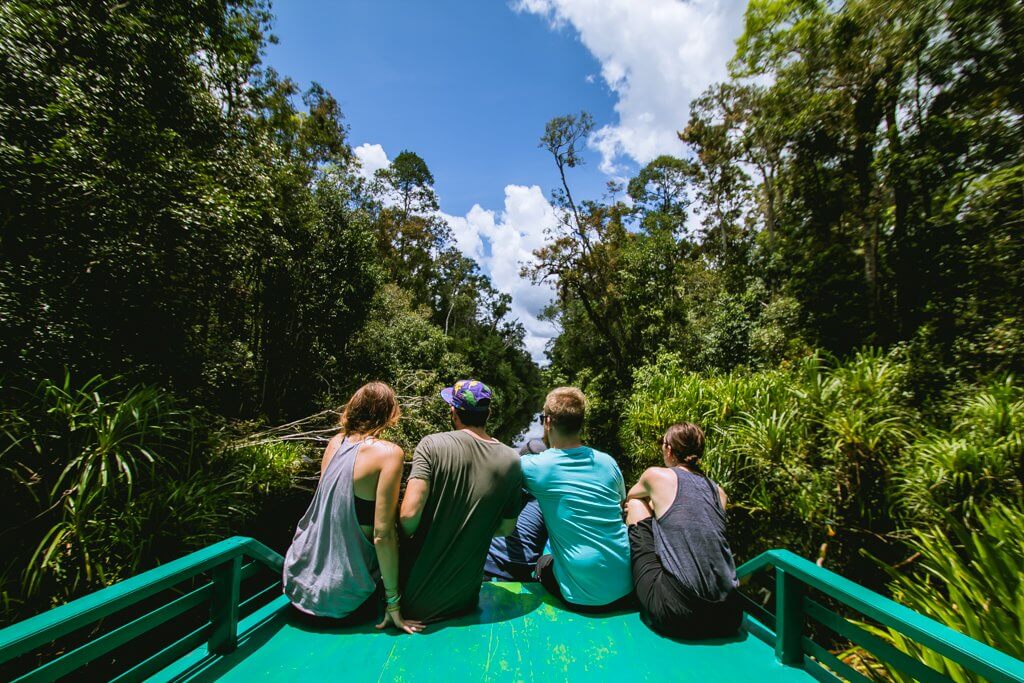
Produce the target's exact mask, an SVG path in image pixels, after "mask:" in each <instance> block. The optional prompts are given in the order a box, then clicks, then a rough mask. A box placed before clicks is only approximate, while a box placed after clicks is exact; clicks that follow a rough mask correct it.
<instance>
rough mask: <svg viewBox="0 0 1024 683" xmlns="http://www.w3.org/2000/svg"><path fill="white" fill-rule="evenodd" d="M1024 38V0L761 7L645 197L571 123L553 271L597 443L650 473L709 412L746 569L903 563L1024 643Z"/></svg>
mask: <svg viewBox="0 0 1024 683" xmlns="http://www.w3.org/2000/svg"><path fill="white" fill-rule="evenodd" d="M1022 36H1024V9H1022V6H1021V4H1020V3H1019V2H1009V1H1007V0H990V1H987V2H964V1H961V0H938V1H936V2H927V3H919V2H910V1H904V0H886V1H882V0H850V1H849V2H844V3H834V2H830V1H828V0H751V2H750V4H749V7H748V9H747V12H746V18H745V27H744V32H743V35H742V36H741V37H740V39H739V40H738V42H737V51H736V54H735V57H734V58H733V60H732V62H731V64H730V70H731V73H730V78H729V79H728V81H727V82H724V83H716V84H713V85H712V86H710V87H709V88H708V89H707V90H706V91H705V92H704V93H702V94H701V96H700V97H698V98H697V99H696V100H695V101H694V102H693V103H691V105H690V115H689V119H688V120H685V121H684V120H681V121H680V127H681V128H682V130H681V131H680V133H679V137H680V140H681V141H682V142H683V143H684V144H685V146H686V154H685V155H684V157H683V158H672V157H659V158H657V159H654V160H653V161H651V162H650V163H649V164H648V165H646V166H645V167H643V168H641V169H640V170H639V171H638V172H637V173H636V175H635V177H633V178H632V179H630V180H628V181H627V182H626V189H627V191H628V198H627V197H622V196H621V193H619V192H618V191H613V192H610V193H609V195H608V196H606V197H604V198H601V199H588V198H582V197H579V196H576V195H573V193H572V192H571V190H570V188H571V183H572V176H571V169H572V168H573V167H574V166H575V165H577V164H578V163H579V158H578V155H577V154H575V147H574V145H578V144H579V140H580V135H581V134H585V133H586V132H588V131H589V130H590V125H591V124H590V119H589V117H587V116H586V115H585V114H581V115H575V116H568V117H559V118H556V119H553V120H552V121H551V123H549V124H548V127H547V129H546V130H545V133H544V136H543V137H542V141H541V144H542V146H544V147H546V148H547V149H548V150H549V151H550V152H551V153H552V155H553V157H554V160H555V164H556V168H557V170H558V171H559V173H560V186H559V187H558V188H556V189H555V191H554V192H553V193H552V194H553V199H554V203H555V204H556V205H557V207H558V209H559V210H560V211H561V218H562V221H561V224H560V225H559V226H558V228H557V229H556V230H555V232H554V234H553V235H552V236H551V237H552V239H551V241H550V243H549V245H547V246H546V247H544V248H543V249H541V250H539V251H537V252H536V253H535V255H536V257H537V261H536V264H534V265H532V266H531V267H530V269H529V270H528V272H529V274H530V275H532V276H533V277H534V278H535V279H547V280H549V281H551V282H552V283H553V284H554V285H555V291H556V293H557V298H556V301H555V302H554V303H553V305H552V306H551V307H550V309H549V310H548V311H547V315H548V316H549V317H551V318H553V319H556V320H558V322H559V323H560V326H561V330H562V331H561V333H560V335H559V336H558V337H557V338H556V339H555V340H554V341H553V342H552V344H551V346H550V352H549V355H550V357H551V368H550V370H549V375H550V377H551V379H552V380H553V381H558V382H563V381H565V382H573V383H577V384H580V385H582V386H583V388H584V390H585V391H586V392H587V394H588V396H589V397H590V398H591V399H592V401H593V406H592V410H591V411H590V414H589V418H588V431H589V438H590V440H591V441H592V442H594V443H595V445H598V446H601V447H604V448H605V449H607V450H609V451H610V452H612V453H616V454H617V455H618V456H619V457H620V462H622V463H623V464H625V465H631V466H633V468H634V469H636V470H639V469H640V468H642V467H645V466H650V465H655V464H657V463H658V449H657V444H658V438H659V436H660V434H661V433H662V431H663V430H664V429H665V427H667V426H668V425H669V424H670V423H672V422H674V421H679V420H691V421H695V422H698V423H700V424H702V425H703V426H704V428H705V429H706V431H707V432H708V443H709V456H708V460H709V463H708V464H709V469H710V471H711V473H712V475H713V476H714V477H716V478H718V479H719V480H720V481H721V482H722V483H723V484H724V485H725V487H726V489H727V490H728V491H729V494H730V498H731V500H732V509H733V521H734V524H735V534H736V543H735V545H734V549H735V550H736V552H737V553H738V555H739V557H740V558H741V559H743V558H749V557H751V556H752V555H753V554H754V553H756V552H758V551H760V550H763V549H765V548H766V547H769V546H772V545H784V546H788V547H793V548H797V549H799V551H800V552H802V553H803V554H805V555H807V556H819V557H821V558H822V559H823V561H825V562H827V563H828V565H829V566H832V567H836V568H838V569H840V570H841V571H843V572H844V573H846V574H848V575H850V576H852V577H853V578H855V579H858V580H861V581H865V582H867V583H869V584H870V585H872V586H873V587H876V588H882V587H883V586H884V582H885V581H887V580H888V579H889V578H890V577H891V576H896V577H902V578H899V579H898V580H897V581H896V583H894V584H893V585H892V588H893V591H894V592H895V593H896V594H897V595H898V596H900V597H902V598H904V599H906V600H908V601H909V602H912V603H913V605H914V606H915V607H916V608H918V609H920V610H922V611H924V612H926V613H929V614H932V615H934V616H936V617H939V618H941V619H943V620H946V621H948V622H950V623H955V624H958V625H960V626H962V627H963V628H964V629H965V630H966V631H967V632H970V633H971V634H972V635H975V636H976V637H979V638H982V639H983V640H987V641H989V642H991V643H993V644H996V645H999V646H1004V647H1006V646H1007V643H1008V642H1010V641H1011V640H1013V639H1014V638H1015V637H1016V636H1015V634H1016V633H1017V629H1019V625H1020V623H1021V620H1022V618H1024V617H1022V614H1024V610H1022V609H1021V607H1020V605H1019V604H1018V605H1016V606H1015V607H1009V608H1006V609H1003V608H1002V607H995V606H993V605H990V604H989V603H988V602H987V599H988V598H986V597H985V596H986V595H989V594H991V595H1003V596H1009V595H1013V594H1014V593H1015V592H1017V591H1019V580H1020V576H1021V565H1020V561H1021V559H1020V558H1021V555H1020V548H1019V542H1018V539H1017V536H1019V534H1014V533H1011V532H1010V531H1008V530H1009V528H1010V527H1011V526H1012V525H1013V524H1014V523H1019V520H1020V519H1022V518H1024V485H1022V482H1024V471H1022V470H1021V462H1022V461H1021V457H1022V444H1024V423H1022V422H1021V421H1020V415H1021V407H1022V403H1021V392H1020V385H1019V380H1015V379H1014V378H1013V376H1014V374H1016V375H1017V376H1018V377H1019V375H1020V373H1021V372H1022V371H1024V354H1022V351H1021V349H1022V348H1024V344H1022V342H1024V331H1022V323H1021V321H1022V318H1021V311H1022V310H1024V280H1022V278H1024V231H1022V230H1021V226H1022V225H1024V172H1022V170H1021V169H1022V164H1024V148H1022V145H1021V141H1022V140H1024V129H1022V123H1021V122H1022V121H1024V118H1022V112H1021V105H1022V102H1024V99H1022V97H1021V87H1022V82H1021V80H1020V78H1019V69H1020V67H1021V64H1020V60H1021V57H1020V55H1021V50H1020V48H1021V45H1020V41H1021V40H1022ZM1014 69H1017V70H1018V71H1014ZM1015 73H1016V74H1018V76H1017V77H1015V76H1014V75H1013V74H1015ZM681 116H682V115H681ZM613 189H614V190H618V189H619V188H613ZM826 358H827V359H828V360H827V361H825V360H823V359H826ZM638 473H639V472H638V471H635V472H633V475H634V476H635V475H636V474H638ZM940 528H943V529H950V530H952V531H954V532H955V533H954V535H953V536H951V537H948V538H947V537H944V536H943V534H942V533H940V531H939V529H940ZM908 558H909V560H908ZM885 563H891V564H896V563H900V569H899V570H893V573H892V574H886V573H884V572H883V570H882V568H883V565H884V564H885ZM986 563H991V565H992V566H993V568H994V569H993V572H994V574H995V575H994V576H993V577H991V580H989V577H987V576H985V575H984V573H985V569H983V568H982V566H983V565H984V564H986ZM921 586H923V587H921ZM987 591H991V593H988V592H987ZM1010 600H1011V598H1008V597H1007V598H1006V601H1010ZM1004 604H1007V602H1004ZM975 610H976V611H979V612H981V611H984V612H985V616H984V617H983V618H978V619H973V618H972V617H970V616H967V614H968V613H973V611H975ZM990 621H991V624H992V625H991V627H986V624H987V623H989V622H990ZM885 635H886V637H890V638H894V637H893V636H892V634H885ZM896 642H897V645H898V646H900V647H904V648H910V646H909V645H908V644H907V643H903V642H899V641H898V640H897V641H896ZM1013 647H1016V646H1013ZM914 654H915V655H920V654H921V653H919V652H914ZM940 668H941V667H940ZM955 673H956V675H957V676H960V675H961V674H962V672H955ZM958 680H967V679H966V678H962V677H961V678H958Z"/></svg>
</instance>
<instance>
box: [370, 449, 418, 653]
mask: <svg viewBox="0 0 1024 683" xmlns="http://www.w3.org/2000/svg"><path fill="white" fill-rule="evenodd" d="M382 448H384V449H386V450H385V452H384V453H382V454H381V455H379V456H378V457H379V459H380V462H381V467H380V474H379V475H378V477H377V503H376V505H375V506H374V511H373V548H374V550H376V551H377V562H378V563H379V564H380V577H381V580H382V581H383V582H384V594H385V596H387V598H388V599H389V600H390V599H392V598H393V599H394V600H398V599H399V595H398V530H397V529H396V519H395V514H396V513H397V511H398V489H399V486H400V485H401V483H402V464H403V460H404V459H403V457H402V449H400V448H398V447H397V446H393V445H391V444H388V445H387V446H383V445H382ZM388 623H393V624H394V625H395V626H397V627H398V628H399V629H400V630H402V631H405V632H406V633H416V632H417V631H419V630H422V628H423V625H422V624H420V623H419V622H414V621H406V620H405V619H403V618H402V611H401V604H400V603H399V602H396V603H395V604H394V605H391V604H390V603H389V606H388V611H387V614H386V616H385V619H384V621H383V622H381V623H380V624H379V625H378V627H379V628H384V627H385V626H387V625H388Z"/></svg>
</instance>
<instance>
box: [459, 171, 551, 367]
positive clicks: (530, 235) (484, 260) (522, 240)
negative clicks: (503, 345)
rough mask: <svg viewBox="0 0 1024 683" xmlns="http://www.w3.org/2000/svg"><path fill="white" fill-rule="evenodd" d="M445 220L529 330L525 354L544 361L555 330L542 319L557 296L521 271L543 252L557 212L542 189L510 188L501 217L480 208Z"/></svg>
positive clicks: (463, 250) (462, 248)
mask: <svg viewBox="0 0 1024 683" xmlns="http://www.w3.org/2000/svg"><path fill="white" fill-rule="evenodd" d="M442 215H443V216H444V218H445V219H446V220H447V221H448V223H449V225H451V226H452V232H454V233H455V240H456V244H458V247H459V249H460V251H462V253H463V254H465V255H466V256H469V257H470V258H473V259H475V260H476V261H477V262H478V263H479V264H480V266H481V268H482V269H483V271H484V272H485V273H487V274H488V275H489V276H490V277H491V282H492V283H493V284H494V287H495V288H496V289H498V290H499V291H501V292H505V293H506V294H510V295H511V296H512V312H511V317H512V318H516V319H518V320H519V322H521V323H522V324H523V327H524V328H526V348H527V350H528V351H529V352H530V354H531V355H532V356H533V358H534V360H537V361H541V360H543V359H544V347H545V345H546V344H547V342H548V340H549V339H550V338H551V337H552V336H553V335H554V334H555V329H554V326H553V325H552V324H551V323H549V322H546V321H542V320H540V319H539V318H538V316H539V315H540V312H541V310H542V309H543V308H544V306H546V305H547V304H548V302H549V301H550V300H551V296H552V290H551V288H550V287H548V286H546V285H534V284H531V283H530V282H529V280H527V279H525V278H523V277H521V276H520V274H519V269H520V266H521V264H522V263H523V262H528V261H532V260H533V251H534V250H535V249H538V248H540V247H541V246H543V244H544V231H545V229H547V228H550V227H554V225H555V223H556V221H557V217H556V215H555V210H554V207H552V206H551V204H550V203H549V202H548V200H547V199H546V198H545V197H544V193H543V192H542V191H541V189H540V187H538V186H537V185H531V186H530V187H526V186H523V185H506V186H505V208H504V210H503V211H501V212H500V213H496V212H494V211H491V210H488V209H484V208H481V207H480V205H479V204H476V205H474V206H473V208H472V209H470V210H469V212H468V213H467V214H466V215H465V216H451V215H448V214H442ZM485 243H486V248H485Z"/></svg>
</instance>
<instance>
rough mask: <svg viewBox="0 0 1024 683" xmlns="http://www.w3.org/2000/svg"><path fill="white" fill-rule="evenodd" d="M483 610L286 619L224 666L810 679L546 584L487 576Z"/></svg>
mask: <svg viewBox="0 0 1024 683" xmlns="http://www.w3.org/2000/svg"><path fill="white" fill-rule="evenodd" d="M480 605H481V609H480V611H479V612H477V613H475V614H472V615H469V616H466V617H462V618H460V619H454V620H451V621H447V622H441V623H438V624H431V625H430V626H429V627H428V630H427V633H426V634H423V635H416V636H407V635H406V636H399V635H395V634H389V633H381V632H378V631H376V630H375V629H374V628H373V625H372V624H369V625H366V626H360V627H353V628H348V629H335V630H331V631H312V630H310V629H309V628H308V627H303V626H298V625H294V624H290V623H288V622H287V621H286V620H283V619H279V620H277V621H276V622H275V623H272V624H270V625H268V626H266V627H264V629H263V631H264V632H263V633H262V634H261V637H260V639H259V641H260V644H259V646H258V647H255V648H247V649H243V650H242V651H240V652H239V653H237V655H235V656H232V657H230V658H229V659H230V661H228V662H225V664H226V665H227V666H220V667H217V669H218V670H217V671H216V672H215V673H214V672H212V671H207V672H206V673H205V675H201V676H198V678H202V679H209V678H214V677H215V678H219V679H220V680H227V681H230V680H238V681H247V682H248V681H261V682H262V681H275V680H346V681H388V682H390V681H407V682H410V683H411V682H415V683H421V682H423V681H446V682H447V681H454V682H456V683H463V682H464V683H470V682H472V681H502V682H504V681H544V683H555V682H557V681H584V680H585V681H588V683H589V682H595V683H599V682H602V681H613V680H614V681H619V682H621V681H622V680H624V679H628V680H630V681H646V680H651V681H653V680H658V681H666V680H669V681H677V680H694V681H751V682H752V683H770V682H772V681H790V680H808V679H809V677H808V676H807V674H806V673H804V672H803V671H802V670H799V669H794V668H789V667H784V666H781V665H779V664H778V663H777V662H776V661H775V658H774V653H773V651H772V649H771V648H769V647H768V646H767V645H765V644H764V643H762V642H761V641H760V640H758V639H757V638H755V637H754V636H752V635H747V634H743V635H742V636H741V637H738V638H736V639H733V640H730V641H727V642H725V641H711V642H705V643H689V642H680V641H674V640H670V639H667V638H662V637H661V636H658V635H657V634H655V633H653V632H651V631H650V630H649V629H648V628H647V627H646V626H644V625H643V623H642V622H641V621H640V618H639V616H638V615H637V614H636V612H625V613H616V614H613V615H604V616H587V615H579V614H574V613H572V612H568V611H566V610H564V609H561V608H559V607H558V606H557V605H556V603H555V602H554V600H553V599H552V598H551V597H550V596H548V595H547V594H546V593H545V592H544V590H543V589H542V588H541V587H540V586H538V585H536V584H518V583H486V584H484V585H483V588H482V591H481V597H480Z"/></svg>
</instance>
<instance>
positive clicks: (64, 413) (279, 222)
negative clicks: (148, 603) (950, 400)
mask: <svg viewBox="0 0 1024 683" xmlns="http://www.w3.org/2000/svg"><path fill="white" fill-rule="evenodd" d="M270 22H271V15H270V11H269V3H267V2H265V1H264V0H203V1H202V2H199V3H195V2H189V3H186V2H173V1H172V2H163V1H161V2H156V1H151V0H143V1H142V2H136V3H127V4H126V3H117V2H114V1H113V0H111V1H109V2H84V1H75V2H55V1H52V0H41V1H39V0H33V1H27V0H26V1H21V0H14V1H12V2H4V3H2V4H0V373H2V377H3V381H2V384H0V416H2V418H3V420H2V423H0V499H2V500H3V512H4V515H5V517H6V518H7V519H14V520H23V521H25V523H24V524H20V523H19V524H17V525H15V526H13V527H12V528H11V529H9V530H6V531H5V534H7V538H5V544H6V545H7V547H9V548H17V550H16V551H13V552H11V553H8V554H6V555H5V556H4V559H3V561H2V562H0V594H2V595H3V597H4V602H3V604H4V606H5V617H9V616H11V615H13V614H16V613H22V614H24V613H25V612H31V611H35V610H38V609H39V608H40V607H41V606H45V604H46V603H47V602H48V601H49V600H50V599H51V598H55V599H56V598H59V599H64V598H67V597H69V596H71V595H74V594H76V593H78V592H81V591H83V590H89V589H91V588H95V587H96V586H98V585H101V584H103V583H106V582H109V581H112V580H115V579H117V578H120V577H123V576H124V575H126V574H128V573H131V572H134V571H136V570H138V569H140V568H142V567H144V566H146V565H149V564H152V563H153V562H156V561H159V560H163V559H166V558H168V557H171V556H173V555H176V554H180V552H181V551H182V550H183V549H184V548H185V547H188V546H190V545H194V544H195V543H200V542H204V541H205V540H208V539H210V538H212V537H214V536H219V535H222V534H223V533H226V532H227V531H228V530H229V529H237V528H239V527H240V526H242V525H244V524H246V523H247V522H246V520H247V519H250V518H251V515H250V513H253V512H256V511H258V508H259V507H260V504H259V503H260V500H263V503H266V496H267V495H270V494H273V493H274V492H279V491H278V489H279V488H280V487H279V483H280V482H281V481H282V480H287V479H288V478H289V476H291V473H292V470H293V469H294V468H295V467H296V466H297V465H296V463H299V462H300V461H301V459H302V457H303V456H305V455H307V454H308V453H307V451H306V450H304V449H301V448H296V447H294V446H293V445H289V444H285V445H283V446H273V445H270V446H268V445H266V444H262V445H255V446H253V445H249V446H246V447H244V448H237V447H236V446H237V443H238V440H239V437H244V436H245V435H244V432H245V430H247V429H252V428H253V427H254V426H256V425H259V424H265V423H267V422H270V423H279V422H287V421H290V420H294V419H297V418H302V417H304V416H307V415H310V414H313V413H318V412H319V411H321V410H322V409H323V408H329V407H336V406H338V405H339V403H340V402H341V401H342V400H344V398H346V397H347V396H348V394H349V393H350V392H351V391H352V390H353V389H354V388H355V387H357V386H358V385H359V384H361V383H362V382H365V381H367V380H370V379H380V380H384V381H387V382H391V383H392V384H394V385H395V386H396V388H398V389H399V392H400V393H401V394H402V396H403V403H404V404H405V409H406V413H407V415H408V416H409V419H408V420H407V421H406V422H405V423H404V424H403V427H402V429H401V431H399V432H396V434H395V435H394V436H395V438H397V439H399V440H400V441H401V442H402V443H403V445H404V446H406V447H409V446H410V444H411V443H414V442H415V440H416V439H417V438H418V437H419V435H421V434H422V433H423V432H424V431H427V430H432V429H438V428H446V427H447V426H448V425H447V418H446V415H447V413H446V411H445V410H444V409H443V405H442V404H441V402H440V400H438V399H436V392H437V390H438V389H439V388H440V387H441V386H442V385H444V384H446V383H450V382H451V381H453V380H455V379H457V378H458V377H459V376H467V375H475V376H478V377H481V378H482V379H485V380H486V381H488V382H490V383H491V384H492V386H493V387H494V389H495V390H496V392H497V396H498V401H499V405H498V406H497V411H496V412H497V414H496V416H495V417H496V419H495V425H494V426H495V428H496V430H497V433H498V434H499V435H500V436H503V437H504V438H511V437H512V436H514V435H515V434H516V433H517V432H518V431H519V430H520V429H521V428H522V427H523V426H524V425H525V423H526V421H527V420H528V419H529V410H530V407H531V404H532V403H535V399H536V394H537V392H538V390H539V385H540V372H539V369H538V368H537V366H536V365H535V364H534V362H533V361H532V360H531V358H530V356H529V354H528V353H527V352H526V350H525V348H524V344H523V340H524V331H523V328H522V326H521V325H520V324H519V323H518V322H517V321H515V320H512V319H510V318H509V310H510V308H509V298H508V296H507V295H504V294H502V293H500V292H498V291H496V290H495V289H494V287H493V286H492V284H491V283H490V281H489V279H488V278H487V277H486V276H485V275H484V274H482V273H481V272H480V270H479V267H478V266H477V264H476V263H474V262H473V261H471V260H469V259H466V258H465V257H463V256H462V255H461V254H459V253H458V252H457V250H456V249H455V247H454V244H453V241H452V237H451V233H450V230H449V228H448V226H447V225H446V224H445V223H444V221H443V220H442V219H441V217H440V215H439V213H438V211H437V198H436V196H435V195H434V191H433V188H432V184H433V176H432V174H431V172H430V169H429V167H428V165H427V163H426V162H425V161H424V160H423V159H422V158H421V157H419V156H418V155H416V154H415V153H414V152H411V151H403V152H402V153H400V154H399V155H397V156H396V157H395V159H394V161H393V162H392V163H391V165H390V166H389V167H387V168H384V169H381V170H380V171H379V172H378V173H377V174H376V175H375V177H373V178H371V179H369V180H367V179H365V178H364V177H363V176H362V174H361V172H360V169H359V167H358V162H357V161H356V159H355V157H354V155H353V154H352V151H351V149H350V147H349V142H348V130H347V128H346V126H345V123H344V118H343V114H342V112H341V109H340V107H339V105H338V102H337V100H335V99H334V97H332V96H331V94H330V93H328V92H327V91H326V90H324V88H322V87H321V86H319V85H317V84H315V83H314V84H312V85H311V86H310V87H308V88H305V89H303V88H300V87H299V86H298V85H297V84H296V83H295V82H293V81H292V80H290V79H289V78H287V77H285V76H282V75H280V74H278V73H276V72H275V71H274V70H273V69H270V68H267V67H264V66H263V65H262V64H261V56H262V51H263V48H264V46H265V44H266V42H267V41H268V40H270V39H271V37H270V36H269V33H268V31H269V30H270ZM115 376H116V377H117V378H118V379H116V380H113V379H111V380H109V381H104V380H102V379H98V377H107V378H113V377H115ZM90 377H97V379H94V380H88V378H90ZM65 378H67V379H65ZM186 406H187V409H186ZM328 417H329V416H328ZM327 422H329V419H328V420H327ZM327 422H324V421H323V420H321V422H320V423H318V425H317V426H318V427H328V428H329V427H330V425H329V424H328V423H327ZM242 442H244V443H248V441H246V440H245V439H244V438H242ZM83 478H84V479H83ZM76 482H77V483H76ZM254 493H258V494H259V495H258V496H257V497H255V498H254V497H253V494H254ZM259 496H262V497H263V498H262V499H260V498H259ZM300 512H301V510H298V511H295V512H294V514H296V515H298V514H299V513H300ZM288 514H291V513H288ZM276 516H277V517H281V512H280V511H278V512H276ZM169 520H173V523H171V522H170V521H169ZM115 529H116V530H117V533H114V530H115ZM249 530H250V531H253V532H255V533H259V532H260V529H258V528H256V529H252V528H250V529H249ZM40 539H42V540H40ZM268 540H270V541H271V542H277V541H280V540H281V539H279V538H275V539H268ZM26 568H27V569H26Z"/></svg>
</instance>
